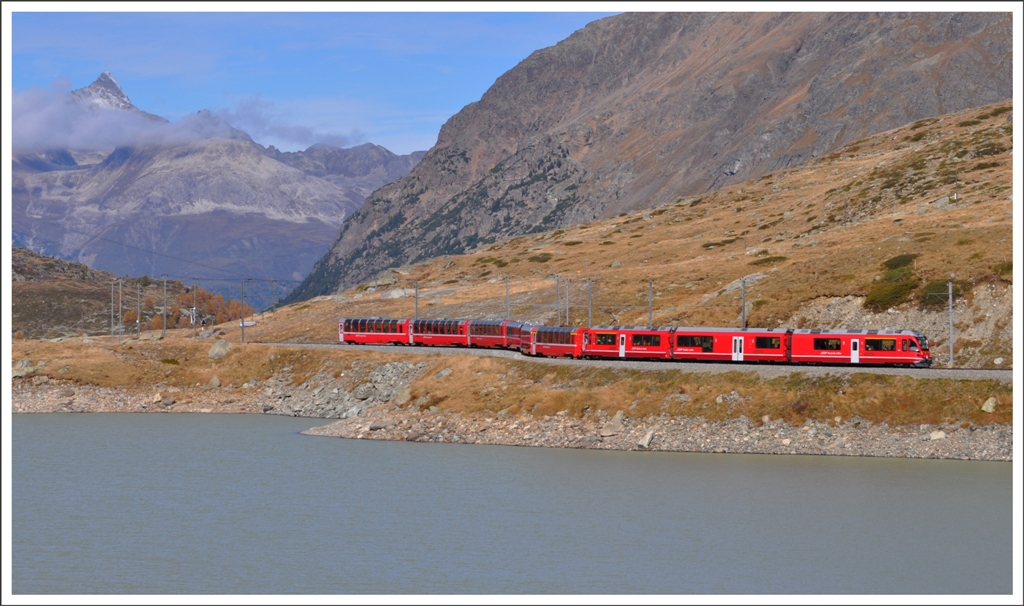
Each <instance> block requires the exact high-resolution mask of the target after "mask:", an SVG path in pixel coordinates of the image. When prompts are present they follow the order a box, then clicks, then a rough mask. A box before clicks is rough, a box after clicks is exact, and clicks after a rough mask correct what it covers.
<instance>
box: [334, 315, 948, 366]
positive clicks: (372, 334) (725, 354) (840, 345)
mask: <svg viewBox="0 0 1024 606" xmlns="http://www.w3.org/2000/svg"><path fill="white" fill-rule="evenodd" d="M338 340H339V341H340V342H342V343H372V344H378V345H379V344H395V345H397V344H408V345H437V346H444V347H490V348H500V349H510V350H518V351H520V352H522V353H524V354H526V355H531V356H543V357H567V358H577V359H580V358H590V359H597V358H614V359H621V360H627V359H628V360H680V361H702V360H705V361H716V362H728V361H732V362H775V363H782V364H864V365H873V366H914V367H928V366H931V364H932V358H931V353H930V352H929V350H928V339H927V338H926V337H925V336H924V335H923V334H921V333H919V332H917V331H913V330H898V331H879V330H821V329H797V330H794V329H791V328H698V327H669V326H662V327H656V328H644V327H638V326H595V327H593V328H588V327H577V328H573V327H560V326H539V325H532V324H525V323H522V322H516V321H512V320H448V319H437V320H408V319H406V320H396V319H390V318H346V319H343V320H340V321H339V322H338Z"/></svg>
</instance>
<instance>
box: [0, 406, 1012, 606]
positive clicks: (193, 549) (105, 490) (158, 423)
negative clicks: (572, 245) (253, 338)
mask: <svg viewBox="0 0 1024 606" xmlns="http://www.w3.org/2000/svg"><path fill="white" fill-rule="evenodd" d="M321 423H326V421H323V422H319V421H318V420H316V419H296V418H288V417H277V416H261V415H202V414H191V415H188V414H179V415H175V414H50V415H14V416H13V428H12V432H13V441H12V448H13V456H12V509H13V511H12V587H13V592H14V593H15V594H804V593H809V594H819V593H828V594H832V593H840V594H845V593H853V594H872V593H881V594H905V593H910V594H993V593H1004V594H1009V593H1011V592H1012V580H1013V576H1012V563H1013V554H1012V548H1013V544H1012V536H1011V535H1012V522H1013V521H1012V509H1013V498H1012V465H1011V464H1007V463H994V462H977V461H948V460H946V461H938V460H906V459H870V458H852V457H851V458H845V457H814V456H772V455H732V454H690V453H658V452H608V451H587V450H566V449H541V448H515V447H501V446H479V445H457V444H429V443H426V444H425V443H410V442H383V441H371V440H342V439H337V438H321V437H310V436H303V435H300V434H299V433H298V432H299V431H301V430H304V429H308V428H309V427H312V426H315V425H317V424H321Z"/></svg>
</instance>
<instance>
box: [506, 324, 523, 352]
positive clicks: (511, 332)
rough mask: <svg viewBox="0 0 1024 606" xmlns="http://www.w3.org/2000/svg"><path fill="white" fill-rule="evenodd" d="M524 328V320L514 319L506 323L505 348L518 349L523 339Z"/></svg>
mask: <svg viewBox="0 0 1024 606" xmlns="http://www.w3.org/2000/svg"><path fill="white" fill-rule="evenodd" d="M522 328H523V323H522V322H516V321H515V320H512V321H511V322H508V323H506V324H505V349H513V350H518V349H519V344H520V342H521V340H522V337H521V336H520V333H521V331H522Z"/></svg>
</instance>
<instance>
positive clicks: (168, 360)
mask: <svg viewBox="0 0 1024 606" xmlns="http://www.w3.org/2000/svg"><path fill="white" fill-rule="evenodd" d="M160 361H161V362H163V363H164V364H172V365H174V366H178V365H179V362H178V359H177V358H164V359H163V360H160Z"/></svg>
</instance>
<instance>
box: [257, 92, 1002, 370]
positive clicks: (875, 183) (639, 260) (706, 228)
mask: <svg viewBox="0 0 1024 606" xmlns="http://www.w3.org/2000/svg"><path fill="white" fill-rule="evenodd" d="M1012 115H1013V110H1012V106H1011V105H1010V103H1008V102H1003V103H997V104H993V105H989V106H983V107H980V108H975V109H971V110H965V111H962V112H958V113H955V114H947V115H944V116H940V117H936V118H929V119H924V120H920V121H917V122H914V123H912V124H910V125H907V126H905V127H902V128H899V129H894V130H890V131H885V132H882V133H879V134H877V135H874V136H872V137H867V138H865V139H862V140H858V141H855V142H853V143H850V144H847V145H845V146H843V147H842V148H840V149H838V150H836V151H835V152H833V153H830V154H828V155H826V156H823V157H821V158H817V159H815V160H812V161H810V162H808V163H807V164H806V165H804V166H801V167H794V168H792V169H789V170H785V171H778V172H774V173H770V174H767V175H764V176H762V177H759V178H757V179H753V180H750V181H746V182H743V183H738V184H736V185H728V186H725V187H723V188H722V189H720V190H717V191H715V192H712V193H709V194H705V195H703V196H690V197H686V198H683V199H681V200H679V201H676V202H673V203H671V204H666V205H662V206H659V207H656V208H653V209H646V210H639V211H634V212H631V213H625V214H624V215H622V216H616V217H613V218H611V219H605V220H595V221H590V222H587V223H582V224H580V225H576V226H573V227H567V228H563V229H556V230H550V231H545V232H540V233H536V234H530V235H529V236H519V237H514V238H510V239H505V240H499V241H497V242H494V243H493V244H489V245H482V246H479V247H478V248H476V249H475V250H473V251H471V252H470V253H468V254H465V255H451V256H442V257H437V258H435V259H430V260H426V261H422V262H419V263H416V264H413V265H406V266H401V267H397V268H392V269H389V270H386V271H383V272H381V273H380V274H378V275H376V276H374V277H372V278H371V279H369V280H367V281H365V282H363V283H361V284H358V285H356V286H354V287H353V288H350V289H347V290H345V291H344V292H343V293H342V294H339V295H335V296H322V297H315V298H314V299H312V300H309V301H307V302H303V303H302V304H297V305H289V306H286V307H285V308H284V309H282V310H281V311H280V312H279V313H280V316H279V317H278V319H277V320H276V321H275V327H271V326H270V325H269V324H268V325H266V327H265V328H263V330H265V331H266V332H264V333H263V334H260V332H259V329H258V330H254V331H253V335H252V338H253V339H263V340H266V341H281V340H294V341H296V342H300V343H301V342H317V341H319V342H324V343H331V342H336V341H337V338H338V337H337V331H336V327H337V319H338V318H339V317H353V318H358V317H371V316H378V317H381V316H382V317H392V318H410V317H413V316H414V314H417V313H418V317H420V318H480V319H503V318H506V317H511V318H514V319H517V320H522V321H526V322H531V323H538V324H545V325H563V326H564V325H569V326H595V325H625V326H646V325H647V324H648V322H649V321H651V320H652V319H653V323H654V325H656V326H734V327H738V326H741V323H742V319H743V315H744V312H745V316H746V323H747V326H763V327H769V328H778V327H789V328H823V329H831V328H839V329H851V330H852V329H860V330H863V329H882V328H889V329H912V330H918V331H920V332H923V333H924V334H925V335H927V336H928V338H929V341H930V343H931V350H932V356H933V358H934V359H935V361H936V365H942V366H945V364H947V362H948V354H949V349H948V348H949V344H950V339H949V332H948V330H949V312H948V307H947V304H948V301H947V299H946V293H947V281H949V280H950V279H951V276H952V280H953V282H954V286H955V290H954V306H953V324H954V333H955V334H954V341H955V354H956V358H955V362H956V365H957V366H958V367H960V366H967V367H988V368H1006V367H1007V366H1008V365H1010V364H1012V360H1013V346H1014V343H1013V341H1014V339H1013V336H1014V335H1013V318H1014V306H1013V284H1012V283H1013V279H1014V268H1013V255H1014V249H1013V224H1012V221H1011V218H1012V216H1013V214H1014V212H1016V211H1015V209H1014V200H1013V199H1012V184H1013V150H1012V138H1013V122H1012ZM890 265H892V266H894V267H890ZM506 280H507V284H508V290H506ZM567 292H568V295H567V294H566V293H567ZM417 293H418V299H417V298H415V295H416V294H417ZM744 295H745V296H744ZM506 296H508V298H507V299H506ZM649 297H651V298H649ZM555 301H559V305H558V306H557V307H556V305H555ZM744 304H745V305H744ZM566 312H569V320H568V321H566ZM506 314H508V315H506ZM649 314H652V315H653V318H652V317H651V316H649Z"/></svg>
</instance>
